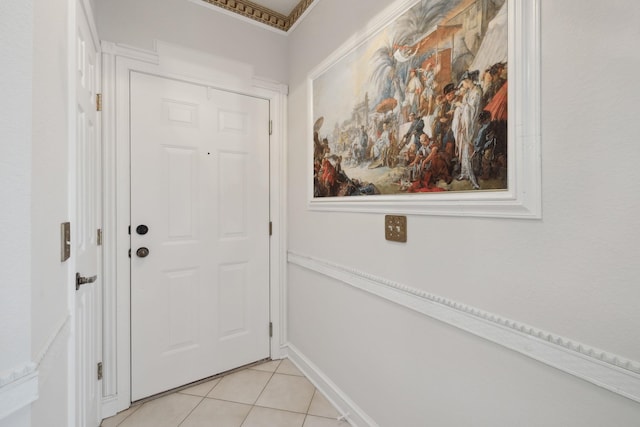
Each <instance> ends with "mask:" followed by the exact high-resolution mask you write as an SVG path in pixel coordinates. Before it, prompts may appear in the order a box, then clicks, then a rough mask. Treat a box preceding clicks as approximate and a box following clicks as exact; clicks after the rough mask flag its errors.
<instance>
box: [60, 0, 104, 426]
mask: <svg viewBox="0 0 640 427" xmlns="http://www.w3.org/2000/svg"><path fill="white" fill-rule="evenodd" d="M78 10H82V12H83V14H84V16H78V13H77V11H78ZM67 11H68V14H67V65H68V67H67V69H68V74H67V87H68V90H67V95H68V98H67V107H68V110H67V116H68V122H67V138H68V145H67V153H68V157H67V159H68V165H69V168H68V179H67V187H68V204H67V209H68V219H69V222H70V223H71V228H72V230H73V228H74V226H75V224H76V222H77V221H78V218H77V215H76V209H77V206H76V204H77V197H76V188H77V180H78V179H77V174H76V167H75V165H76V161H77V156H76V149H77V143H78V141H77V138H76V128H77V120H76V108H77V105H76V95H77V87H76V86H77V85H76V83H77V75H76V61H77V53H76V43H77V28H78V20H79V19H85V20H86V22H87V24H88V26H89V31H90V34H91V41H92V43H93V45H94V47H95V49H96V72H97V73H98V78H97V81H96V84H97V87H96V89H97V91H98V92H100V91H101V88H102V82H103V80H102V78H101V68H102V66H101V62H102V61H101V60H102V51H101V47H102V45H101V43H100V37H99V36H98V31H97V27H96V24H95V15H94V11H93V8H92V7H91V2H90V1H89V0H67ZM97 126H98V137H100V135H101V127H102V121H101V119H100V118H99V117H98V118H97ZM102 207H103V208H104V205H102ZM72 242H73V236H72ZM98 267H99V268H100V265H99V266H98ZM76 271H77V262H76V249H75V247H74V245H73V243H72V246H71V256H70V258H69V259H68V260H67V307H68V311H69V318H68V320H67V323H68V325H69V339H68V340H67V344H66V347H67V348H66V351H67V387H66V393H67V414H68V418H67V421H68V423H69V425H70V426H72V425H73V426H75V425H76V420H75V414H76V409H77V408H76V394H77V390H76V377H77V375H76V368H77V366H76V365H77V363H76V342H77V333H76V328H75V324H76V317H77V316H76V289H75V282H76V277H75V276H76ZM62 392H64V391H62ZM96 405H97V408H98V411H100V410H101V408H100V406H101V405H100V402H96Z"/></svg>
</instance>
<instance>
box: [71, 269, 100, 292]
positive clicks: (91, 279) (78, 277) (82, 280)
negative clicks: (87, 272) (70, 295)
mask: <svg viewBox="0 0 640 427" xmlns="http://www.w3.org/2000/svg"><path fill="white" fill-rule="evenodd" d="M96 280H98V276H97V275H96V276H91V277H84V276H81V275H80V273H76V291H77V290H78V289H80V286H82V285H86V284H88V283H93V282H95V281H96Z"/></svg>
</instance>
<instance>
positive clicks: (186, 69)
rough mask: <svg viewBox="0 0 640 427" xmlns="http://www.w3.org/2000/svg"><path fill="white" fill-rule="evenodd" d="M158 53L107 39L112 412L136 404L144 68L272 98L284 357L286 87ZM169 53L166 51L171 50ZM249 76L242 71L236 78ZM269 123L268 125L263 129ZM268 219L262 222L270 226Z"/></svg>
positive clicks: (276, 309)
mask: <svg viewBox="0 0 640 427" xmlns="http://www.w3.org/2000/svg"><path fill="white" fill-rule="evenodd" d="M163 46H165V48H164V49H157V50H158V52H152V51H146V50H140V49H136V48H132V47H127V46H122V45H118V44H115V43H110V42H102V52H103V56H102V76H103V86H102V89H103V92H102V93H103V112H102V129H103V146H104V147H105V148H104V152H103V162H104V163H103V164H104V177H103V186H104V218H103V236H104V238H103V254H104V258H103V262H104V267H103V271H104V275H103V280H104V281H103V283H104V299H103V301H104V307H103V313H104V327H103V331H104V334H103V336H104V344H103V354H104V356H103V365H104V377H103V407H102V414H103V416H104V417H109V416H111V415H114V414H116V413H117V412H119V411H122V410H124V409H126V408H128V407H129V406H130V404H131V362H130V353H131V347H130V331H131V330H130V324H131V319H130V307H131V301H130V293H129V291H130V287H131V282H130V277H131V274H130V273H131V271H130V258H129V249H130V236H129V225H130V224H129V221H130V203H129V194H130V188H131V186H130V175H129V165H130V158H129V157H130V154H129V80H130V74H131V72H132V71H139V72H145V73H150V74H154V75H158V76H161V77H168V78H175V79H179V80H184V81H188V82H193V83H198V84H203V85H206V86H210V87H213V88H217V89H222V90H226V91H231V92H237V93H240V94H243V95H250V96H254V97H259V98H264V99H267V100H269V109H270V117H271V120H272V123H273V126H272V134H271V139H270V197H269V204H270V208H269V210H270V212H269V213H270V218H271V222H272V223H273V235H272V236H271V241H270V261H269V263H270V264H269V265H270V286H271V288H270V301H269V308H270V313H271V322H272V323H273V338H272V339H271V346H270V347H271V348H270V350H271V357H272V358H273V359H279V358H282V357H283V356H284V354H285V353H284V350H283V347H284V345H285V343H286V328H285V326H286V318H285V315H286V311H285V308H286V305H285V300H286V281H285V274H286V228H285V224H286V221H285V219H286V150H285V140H286V138H285V137H286V101H287V99H286V97H287V90H288V88H287V86H286V85H283V84H279V83H275V82H271V81H266V80H262V79H259V78H256V77H255V76H252V75H250V72H249V73H247V70H249V71H250V70H251V67H248V66H247V65H246V64H239V63H233V62H231V61H227V60H224V59H221V58H216V57H214V56H211V55H208V54H204V53H202V52H196V51H191V50H188V49H185V48H180V47H176V46H170V45H163ZM166 52H169V53H166ZM238 76H244V77H240V78H239V77H238ZM267 126H268V123H265V129H266V127H267ZM266 227H267V224H265V232H266Z"/></svg>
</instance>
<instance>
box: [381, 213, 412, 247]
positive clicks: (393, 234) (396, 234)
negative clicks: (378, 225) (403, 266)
mask: <svg viewBox="0 0 640 427" xmlns="http://www.w3.org/2000/svg"><path fill="white" fill-rule="evenodd" d="M384 234H385V238H386V239H387V240H390V241H392V242H401V243H405V242H406V241H407V217H406V216H399V215H385V217H384Z"/></svg>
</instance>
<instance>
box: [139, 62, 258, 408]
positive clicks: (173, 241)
mask: <svg viewBox="0 0 640 427" xmlns="http://www.w3.org/2000/svg"><path fill="white" fill-rule="evenodd" d="M130 102H131V353H132V361H131V362H132V373H131V375H132V386H131V388H132V400H133V401H135V400H138V399H141V398H144V397H147V396H150V395H153V394H156V393H159V392H162V391H165V390H168V389H171V388H174V387H177V386H180V385H183V384H187V383H190V382H193V381H196V380H199V379H202V378H206V377H209V376H211V375H214V374H217V373H220V372H224V371H226V370H229V369H233V368H235V367H238V366H242V365H244V364H247V363H251V362H254V361H257V360H260V359H264V358H266V357H269V327H268V325H269V229H268V224H269V132H268V124H269V103H268V101H267V100H264V99H259V98H254V97H250V96H245V95H240V94H236V93H231V92H226V91H221V90H216V89H212V88H208V87H206V86H202V85H198V84H194V83H188V82H184V81H178V80H174V79H169V78H164V77H158V76H152V75H147V74H142V73H137V72H133V73H132V74H131V98H130Z"/></svg>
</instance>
